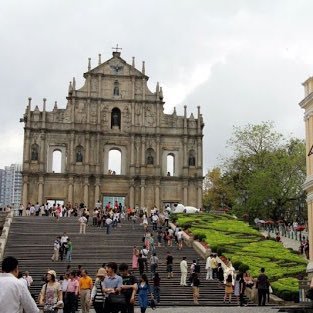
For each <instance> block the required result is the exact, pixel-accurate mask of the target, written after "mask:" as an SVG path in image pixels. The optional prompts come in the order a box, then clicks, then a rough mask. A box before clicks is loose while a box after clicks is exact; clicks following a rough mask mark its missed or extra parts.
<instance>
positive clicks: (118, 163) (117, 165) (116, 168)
mask: <svg viewBox="0 0 313 313" xmlns="http://www.w3.org/2000/svg"><path fill="white" fill-rule="evenodd" d="M121 170H122V153H121V151H119V150H117V149H112V150H110V152H109V164H108V174H109V175H121Z"/></svg>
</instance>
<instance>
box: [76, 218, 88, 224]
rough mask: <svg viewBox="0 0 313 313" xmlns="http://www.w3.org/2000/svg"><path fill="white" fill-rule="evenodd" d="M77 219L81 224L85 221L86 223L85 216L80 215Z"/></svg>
mask: <svg viewBox="0 0 313 313" xmlns="http://www.w3.org/2000/svg"><path fill="white" fill-rule="evenodd" d="M78 220H79V222H80V223H81V224H86V223H87V219H86V217H85V216H81V217H80V218H79V219H78Z"/></svg>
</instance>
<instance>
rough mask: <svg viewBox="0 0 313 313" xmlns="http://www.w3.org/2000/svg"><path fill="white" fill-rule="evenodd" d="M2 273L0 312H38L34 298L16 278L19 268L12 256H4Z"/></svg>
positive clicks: (0, 279) (0, 281)
mask: <svg viewBox="0 0 313 313" xmlns="http://www.w3.org/2000/svg"><path fill="white" fill-rule="evenodd" d="M1 267H2V273H0V303H1V307H0V312H2V313H7V312H8V313H13V312H14V313H15V312H21V310H23V312H25V313H38V312H39V309H38V308H37V306H36V303H35V301H34V299H33V298H32V297H31V295H30V293H29V291H28V289H27V287H26V286H24V285H23V283H22V282H21V281H20V280H18V279H17V276H18V273H19V268H18V260H17V259H16V258H14V257H11V256H9V257H6V258H4V259H3V261H2V266H1Z"/></svg>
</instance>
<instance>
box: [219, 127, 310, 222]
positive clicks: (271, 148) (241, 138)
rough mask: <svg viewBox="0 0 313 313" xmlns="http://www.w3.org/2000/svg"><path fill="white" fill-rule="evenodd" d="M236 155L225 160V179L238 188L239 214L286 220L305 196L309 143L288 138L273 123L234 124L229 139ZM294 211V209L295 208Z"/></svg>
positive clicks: (236, 197)
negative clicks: (307, 146) (306, 161)
mask: <svg viewBox="0 0 313 313" xmlns="http://www.w3.org/2000/svg"><path fill="white" fill-rule="evenodd" d="M228 144H229V147H230V148H231V149H232V151H233V155H232V156H231V157H230V158H228V159H226V160H225V161H224V166H223V168H224V173H223V175H222V178H221V180H222V181H224V182H228V184H229V185H230V186H231V187H232V189H233V190H235V196H234V201H233V208H234V211H235V212H236V214H238V215H244V214H248V215H249V219H250V220H251V221H252V220H253V219H254V218H255V217H259V218H267V219H268V218H272V219H275V220H277V219H282V218H286V212H290V210H291V209H292V208H293V207H295V206H296V205H297V204H296V203H298V202H299V199H304V197H303V191H302V184H303V183H304V180H305V175H306V174H305V144H304V142H303V140H300V139H297V138H290V139H288V140H287V139H286V138H284V137H283V135H282V134H279V133H277V132H276V131H275V130H274V126H273V123H271V122H263V123H262V124H260V125H251V124H248V125H247V126H244V127H234V133H233V136H232V138H231V139H230V140H229V141H228ZM291 211H292V210H291Z"/></svg>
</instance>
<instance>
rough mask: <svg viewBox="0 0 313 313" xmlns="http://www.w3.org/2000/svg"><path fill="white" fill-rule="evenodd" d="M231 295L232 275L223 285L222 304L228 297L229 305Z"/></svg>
mask: <svg viewBox="0 0 313 313" xmlns="http://www.w3.org/2000/svg"><path fill="white" fill-rule="evenodd" d="M232 293H233V278H232V275H231V274H229V275H228V276H227V278H226V283H225V295H224V303H225V302H226V299H227V297H228V303H231V296H232Z"/></svg>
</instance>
